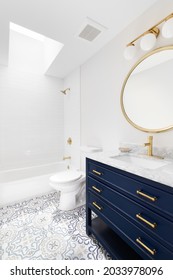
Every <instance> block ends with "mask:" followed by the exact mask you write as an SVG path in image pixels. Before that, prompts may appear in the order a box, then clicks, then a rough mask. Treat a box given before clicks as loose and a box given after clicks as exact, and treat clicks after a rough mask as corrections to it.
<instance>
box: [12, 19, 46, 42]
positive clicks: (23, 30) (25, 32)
mask: <svg viewBox="0 0 173 280" xmlns="http://www.w3.org/2000/svg"><path fill="white" fill-rule="evenodd" d="M10 29H11V30H13V31H16V32H18V33H20V34H23V35H25V36H28V37H30V38H32V39H36V40H39V41H42V42H44V39H45V36H43V35H41V34H39V33H37V32H34V31H32V30H30V29H27V28H25V27H23V26H20V25H18V24H15V23H13V22H10Z"/></svg>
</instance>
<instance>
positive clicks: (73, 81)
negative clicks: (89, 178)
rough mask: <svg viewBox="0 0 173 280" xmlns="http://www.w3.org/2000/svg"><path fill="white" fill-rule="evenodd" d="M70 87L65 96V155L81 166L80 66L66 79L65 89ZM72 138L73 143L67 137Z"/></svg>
mask: <svg viewBox="0 0 173 280" xmlns="http://www.w3.org/2000/svg"><path fill="white" fill-rule="evenodd" d="M65 88H70V92H68V93H67V95H63V98H64V129H65V131H64V143H65V152H64V155H65V156H69V155H70V156H71V161H69V163H70V164H72V166H74V167H76V168H80V150H79V149H80V68H78V69H76V70H75V71H73V72H72V73H71V74H69V75H68V76H67V77H66V78H65V80H64V89H65ZM69 137H71V138H72V141H73V142H72V145H68V144H67V139H68V138H69Z"/></svg>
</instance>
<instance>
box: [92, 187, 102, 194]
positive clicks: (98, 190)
mask: <svg viewBox="0 0 173 280" xmlns="http://www.w3.org/2000/svg"><path fill="white" fill-rule="evenodd" d="M92 189H93V190H95V191H96V192H98V193H101V192H102V190H100V189H98V188H97V187H95V186H92Z"/></svg>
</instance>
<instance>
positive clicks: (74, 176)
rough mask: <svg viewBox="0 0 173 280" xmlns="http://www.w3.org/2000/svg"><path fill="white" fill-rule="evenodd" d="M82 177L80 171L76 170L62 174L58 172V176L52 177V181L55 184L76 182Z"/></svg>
mask: <svg viewBox="0 0 173 280" xmlns="http://www.w3.org/2000/svg"><path fill="white" fill-rule="evenodd" d="M81 177H82V174H81V172H80V171H76V170H66V171H62V172H58V173H57V174H55V175H53V176H51V177H50V181H51V182H53V183H67V182H72V181H76V180H78V179H79V178H81Z"/></svg>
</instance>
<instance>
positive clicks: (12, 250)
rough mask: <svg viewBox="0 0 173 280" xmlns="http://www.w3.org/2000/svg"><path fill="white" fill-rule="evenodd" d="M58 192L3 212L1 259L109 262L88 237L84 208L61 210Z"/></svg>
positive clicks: (96, 243)
mask: <svg viewBox="0 0 173 280" xmlns="http://www.w3.org/2000/svg"><path fill="white" fill-rule="evenodd" d="M58 203H59V199H58V194H57V193H56V192H53V193H50V194H47V195H43V196H41V197H36V198H33V199H30V200H27V201H24V202H20V203H16V204H14V205H10V206H7V207H4V208H0V259H3V260H7V259H8V260H14V259H17V260H18V259H26V260H56V259H58V260H62V259H63V260H85V259H88V260H89V259H93V260H100V259H110V257H109V255H108V253H107V252H106V251H105V250H104V249H103V248H102V246H100V245H99V243H98V242H97V241H96V240H95V239H94V238H90V237H88V236H87V235H86V233H85V207H84V206H81V207H79V208H77V209H75V210H72V211H61V210H58V208H57V206H58Z"/></svg>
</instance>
